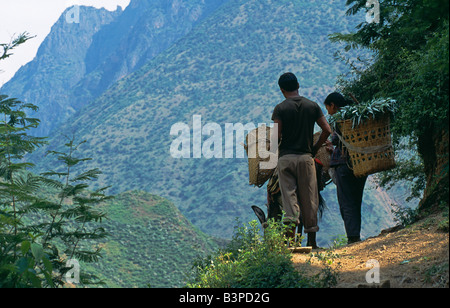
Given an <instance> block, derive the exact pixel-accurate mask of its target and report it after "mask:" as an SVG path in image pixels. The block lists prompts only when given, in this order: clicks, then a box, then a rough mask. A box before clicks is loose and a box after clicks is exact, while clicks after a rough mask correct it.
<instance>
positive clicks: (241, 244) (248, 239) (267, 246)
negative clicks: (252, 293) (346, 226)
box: [188, 221, 329, 288]
mask: <svg viewBox="0 0 450 308" xmlns="http://www.w3.org/2000/svg"><path fill="white" fill-rule="evenodd" d="M285 233H286V229H285V226H283V225H282V224H280V223H276V222H274V221H271V222H270V223H269V227H268V228H267V229H265V231H264V236H262V235H261V234H260V228H259V223H257V222H256V221H252V222H250V223H249V224H248V225H244V226H241V227H238V228H237V230H236V233H235V234H234V236H233V240H232V241H231V243H230V244H229V245H228V246H227V248H225V249H223V250H220V251H219V252H218V253H217V254H216V255H214V256H211V257H209V258H207V259H203V260H199V261H197V262H196V263H195V264H194V271H193V273H192V276H193V277H192V279H191V282H189V283H188V287H190V288H311V287H317V286H320V285H322V284H324V281H322V280H320V279H319V280H316V279H315V278H311V277H304V276H302V275H301V273H299V272H298V271H296V269H295V268H294V266H293V263H292V255H291V252H290V251H289V249H288V248H287V246H286V244H285V243H286V237H285V236H284V234H285ZM328 279H329V277H327V280H328Z"/></svg>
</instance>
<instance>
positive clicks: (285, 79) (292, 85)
mask: <svg viewBox="0 0 450 308" xmlns="http://www.w3.org/2000/svg"><path fill="white" fill-rule="evenodd" d="M278 85H279V86H280V89H281V92H283V95H284V96H289V94H298V89H299V88H300V85H299V83H298V80H297V77H296V76H295V75H294V74H292V73H285V74H283V75H281V77H280V79H279V80H278Z"/></svg>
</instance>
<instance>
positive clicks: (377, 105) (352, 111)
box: [332, 98, 397, 127]
mask: <svg viewBox="0 0 450 308" xmlns="http://www.w3.org/2000/svg"><path fill="white" fill-rule="evenodd" d="M396 103H397V102H396V101H395V100H393V99H389V98H388V99H383V98H379V99H374V100H372V101H369V102H367V103H361V104H353V105H348V106H346V107H343V108H341V109H340V110H339V112H338V113H336V114H335V115H333V117H332V119H333V120H334V121H342V120H352V123H353V127H356V126H358V125H360V124H361V123H364V122H365V121H367V120H368V119H376V118H377V117H379V116H381V115H384V114H388V115H393V114H394V113H395V111H396Z"/></svg>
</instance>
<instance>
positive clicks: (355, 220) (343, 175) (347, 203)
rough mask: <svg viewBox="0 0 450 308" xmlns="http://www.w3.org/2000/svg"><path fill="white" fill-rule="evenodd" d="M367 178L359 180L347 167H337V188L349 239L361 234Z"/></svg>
mask: <svg viewBox="0 0 450 308" xmlns="http://www.w3.org/2000/svg"><path fill="white" fill-rule="evenodd" d="M366 181H367V177H363V178H357V177H355V176H354V174H353V171H352V170H350V168H349V167H348V166H347V165H340V166H338V167H336V186H337V197H338V201H339V209H340V211H341V216H342V219H343V220H344V225H345V231H346V232H347V237H348V238H350V237H359V236H360V234H361V204H362V199H363V194H364V186H365V185H366Z"/></svg>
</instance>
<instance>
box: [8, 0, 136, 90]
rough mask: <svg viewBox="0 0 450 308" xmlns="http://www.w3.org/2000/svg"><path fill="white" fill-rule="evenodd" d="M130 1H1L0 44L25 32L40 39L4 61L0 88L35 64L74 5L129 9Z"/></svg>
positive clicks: (26, 45) (36, 39)
mask: <svg viewBox="0 0 450 308" xmlns="http://www.w3.org/2000/svg"><path fill="white" fill-rule="evenodd" d="M129 3H130V0H0V44H1V43H8V42H10V41H11V38H12V37H13V36H15V35H17V34H20V33H23V32H29V33H30V34H31V35H33V36H36V37H35V38H33V39H32V40H30V41H28V42H27V43H25V44H24V45H22V46H20V47H19V48H18V49H16V50H15V51H13V53H14V55H13V56H11V57H10V58H9V59H6V60H3V61H0V86H2V85H3V84H4V83H6V82H7V81H8V80H9V79H10V78H11V77H12V76H14V74H15V73H16V71H17V70H18V69H19V68H20V67H21V66H22V65H24V64H26V63H28V62H29V61H31V60H33V58H34V57H35V56H36V52H37V50H38V48H39V45H40V44H41V43H42V41H43V40H44V39H45V37H46V36H47V35H48V34H49V33H50V29H51V27H52V26H53V24H54V23H55V22H56V21H57V20H58V18H59V17H60V16H61V14H62V13H63V12H64V10H65V9H66V8H68V7H70V6H72V5H86V6H94V7H97V8H100V7H104V8H106V9H108V10H111V11H113V10H116V9H117V6H118V5H120V6H122V8H124V9H125V7H126V6H128V4H129Z"/></svg>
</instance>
